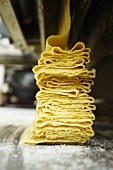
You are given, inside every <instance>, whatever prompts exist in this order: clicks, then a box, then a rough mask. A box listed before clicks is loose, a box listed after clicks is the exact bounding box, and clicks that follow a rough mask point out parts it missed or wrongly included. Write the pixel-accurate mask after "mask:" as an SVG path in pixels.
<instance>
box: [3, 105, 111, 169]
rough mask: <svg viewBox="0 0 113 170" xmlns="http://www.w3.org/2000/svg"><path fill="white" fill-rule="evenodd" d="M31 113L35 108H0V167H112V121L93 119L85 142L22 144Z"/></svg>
mask: <svg viewBox="0 0 113 170" xmlns="http://www.w3.org/2000/svg"><path fill="white" fill-rule="evenodd" d="M34 116H35V109H18V108H0V170H100V169H103V170H112V168H113V133H112V132H113V126H112V124H108V123H107V122H106V123H104V125H105V126H103V125H102V122H101V123H100V124H99V123H98V122H96V123H95V127H94V129H95V131H96V134H95V136H94V137H93V138H92V139H91V142H90V144H89V145H87V146H74V145H37V146H23V145H22V144H21V143H20V139H21V135H22V133H23V131H24V130H25V128H26V127H27V126H29V125H30V123H31V122H32V121H33V119H34ZM109 125H110V127H109ZM106 127H107V129H106Z"/></svg>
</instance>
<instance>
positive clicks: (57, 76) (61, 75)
mask: <svg viewBox="0 0 113 170" xmlns="http://www.w3.org/2000/svg"><path fill="white" fill-rule="evenodd" d="M65 2H66V3H65V9H64V14H65V15H64V21H65V19H66V24H67V22H68V25H67V27H64V26H63V25H62V30H61V31H60V35H58V36H50V37H49V38H48V39H47V41H46V51H44V52H43V53H42V54H41V58H40V59H39V61H38V65H36V66H35V67H34V68H33V72H34V77H35V79H36V84H37V86H38V87H39V89H40V91H39V92H37V94H36V99H37V106H36V117H35V121H34V122H33V124H32V126H31V127H30V128H28V129H27V130H26V132H25V134H24V137H23V143H24V144H30V145H36V144H39V143H47V144H61V143H67V144H80V145H83V144H84V143H86V142H88V141H89V140H90V138H91V137H92V136H93V135H94V131H93V129H92V125H93V120H95V116H94V114H93V111H94V110H95V109H96V108H95V105H94V104H93V103H94V98H93V97H91V96H89V94H88V93H89V92H90V91H91V86H92V85H93V84H94V81H93V78H95V70H91V71H89V70H87V68H86V64H88V63H89V62H90V49H89V48H86V47H85V45H84V43H83V42H78V43H76V44H75V45H74V47H73V48H72V49H71V50H69V51H66V50H64V48H65V46H66V43H67V39H68V34H69V29H70V28H69V27H70V18H69V0H66V1H65ZM66 16H67V18H66ZM64 28H67V30H65V31H64V30H63V29H64Z"/></svg>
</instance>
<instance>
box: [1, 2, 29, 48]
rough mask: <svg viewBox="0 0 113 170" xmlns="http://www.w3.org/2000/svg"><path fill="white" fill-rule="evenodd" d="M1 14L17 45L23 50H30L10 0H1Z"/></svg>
mask: <svg viewBox="0 0 113 170" xmlns="http://www.w3.org/2000/svg"><path fill="white" fill-rule="evenodd" d="M0 15H1V17H2V19H3V21H4V23H5V25H6V27H7V29H8V31H9V33H10V36H11V38H12V39H13V41H14V44H15V46H16V47H18V48H20V49H21V50H22V51H28V46H27V44H26V41H25V38H24V37H23V33H22V31H21V28H20V26H19V24H18V21H17V19H16V16H15V13H14V11H13V8H12V6H11V3H10V1H9V0H0Z"/></svg>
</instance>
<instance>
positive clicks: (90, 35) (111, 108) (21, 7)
mask: <svg viewBox="0 0 113 170" xmlns="http://www.w3.org/2000/svg"><path fill="white" fill-rule="evenodd" d="M63 3H65V0H57V1H56V0H49V1H47V0H24V1H23V0H18V1H17V0H7V1H6V0H0V105H1V107H25V108H29V107H31V108H35V103H36V102H35V94H36V92H37V91H38V88H37V86H36V85H35V79H34V75H33V73H32V68H33V66H34V65H36V64H37V61H38V59H39V58H40V54H41V52H42V51H43V50H44V49H45V41H46V38H47V37H48V36H49V35H52V34H57V33H58V27H59V18H60V17H62V8H63ZM70 14H71V19H72V20H71V30H70V35H69V42H68V48H69V49H70V48H71V47H72V46H73V45H74V44H75V43H76V42H77V41H83V42H84V43H85V44H86V47H90V48H91V62H90V64H89V65H88V68H89V69H91V68H95V69H96V73H97V76H96V78H95V85H94V86H93V87H92V92H91V94H90V95H92V96H93V97H94V98H95V104H96V106H97V110H96V111H95V115H96V119H97V120H100V119H101V120H113V90H112V87H113V75H112V74H113V1H112V0H107V1H106V0H70Z"/></svg>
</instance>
